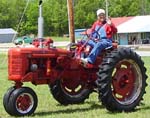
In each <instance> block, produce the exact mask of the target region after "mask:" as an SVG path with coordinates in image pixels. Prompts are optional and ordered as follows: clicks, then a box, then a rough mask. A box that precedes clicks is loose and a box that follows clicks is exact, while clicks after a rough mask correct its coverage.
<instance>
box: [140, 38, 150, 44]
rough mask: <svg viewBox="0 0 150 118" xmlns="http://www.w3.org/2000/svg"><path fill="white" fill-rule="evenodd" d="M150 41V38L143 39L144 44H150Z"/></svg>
mask: <svg viewBox="0 0 150 118" xmlns="http://www.w3.org/2000/svg"><path fill="white" fill-rule="evenodd" d="M149 43H150V42H149V40H148V39H143V40H142V44H149Z"/></svg>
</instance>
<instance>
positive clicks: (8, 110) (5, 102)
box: [3, 87, 15, 115]
mask: <svg viewBox="0 0 150 118" xmlns="http://www.w3.org/2000/svg"><path fill="white" fill-rule="evenodd" d="M14 90H15V87H10V88H9V89H8V90H7V92H6V93H5V95H4V97H3V106H4V109H5V111H6V112H7V113H8V114H10V115H13V114H12V113H11V109H10V107H9V104H8V103H9V99H10V96H11V94H12V92H13V91H14Z"/></svg>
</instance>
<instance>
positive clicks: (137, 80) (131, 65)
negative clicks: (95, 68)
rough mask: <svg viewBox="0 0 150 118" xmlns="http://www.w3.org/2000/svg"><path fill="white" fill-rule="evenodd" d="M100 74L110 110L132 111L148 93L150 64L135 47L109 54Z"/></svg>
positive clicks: (102, 97) (104, 100) (101, 93)
mask: <svg viewBox="0 0 150 118" xmlns="http://www.w3.org/2000/svg"><path fill="white" fill-rule="evenodd" d="M97 75H98V89H99V99H100V100H101V101H102V104H103V105H104V106H106V108H107V109H108V110H109V111H132V110H134V108H135V107H136V106H137V105H139V103H140V101H141V100H142V99H143V95H144V94H145V93H146V92H145V88H146V86H147V84H146V79H147V75H146V68H145V67H144V63H143V61H142V60H141V57H140V56H139V55H137V54H136V53H135V52H133V51H132V50H131V49H128V48H119V49H117V50H114V51H112V52H111V53H109V54H107V56H106V57H105V58H104V59H103V62H102V64H101V65H100V66H99V72H98V73H97Z"/></svg>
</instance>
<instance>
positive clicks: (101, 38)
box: [81, 9, 117, 65]
mask: <svg viewBox="0 0 150 118" xmlns="http://www.w3.org/2000/svg"><path fill="white" fill-rule="evenodd" d="M97 18H98V20H97V21H96V22H94V24H93V26H92V28H91V31H92V33H91V37H94V39H93V38H92V39H91V40H89V41H88V44H89V45H90V46H92V48H93V49H92V51H91V52H90V54H89V55H88V57H87V58H81V62H82V63H83V64H84V65H86V64H94V62H95V61H96V57H97V56H98V55H99V54H100V53H101V51H102V50H103V49H105V48H107V47H110V46H112V37H113V35H114V34H115V33H117V28H116V27H115V25H114V24H113V23H112V22H111V19H110V18H109V19H106V15H105V10H103V9H99V10H97Z"/></svg>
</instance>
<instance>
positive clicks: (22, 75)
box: [3, 37, 147, 116]
mask: <svg viewBox="0 0 150 118" xmlns="http://www.w3.org/2000/svg"><path fill="white" fill-rule="evenodd" d="M89 39H91V37H90V38H89V37H87V40H89ZM52 44H53V41H52V40H51V39H49V40H44V39H43V41H42V42H39V41H38V40H35V41H34V42H33V47H26V48H20V47H16V48H11V49H10V50H9V51H8V79H9V80H11V81H14V85H13V86H12V87H10V88H9V89H8V91H7V92H6V93H5V95H4V99H3V104H4V108H5V110H6V112H7V113H8V114H10V115H12V116H24V115H31V114H32V113H34V111H35V109H36V107H37V104H38V99H37V96H36V93H35V92H34V91H33V90H32V89H31V88H29V87H24V86H23V83H24V82H31V83H32V84H34V85H41V84H47V85H48V86H49V88H50V92H51V94H52V95H53V97H54V99H56V100H57V101H58V102H59V103H60V104H63V105H68V104H78V103H83V102H84V101H85V99H87V98H88V97H89V95H90V94H91V93H92V92H94V91H95V92H97V93H98V95H99V99H100V101H101V102H102V104H103V105H104V106H105V107H106V108H107V109H108V110H110V111H132V110H133V109H134V108H135V107H136V106H137V105H139V103H140V101H141V100H142V98H143V95H144V94H145V87H146V85H147V84H146V79H147V75H146V68H145V67H144V63H143V61H142V60H141V57H140V56H139V55H137V54H136V53H135V52H134V51H133V50H131V49H129V48H118V47H117V43H113V46H112V47H109V48H107V49H104V50H103V51H102V53H101V55H99V57H97V60H96V62H95V64H94V65H92V66H89V67H87V65H86V67H84V66H85V65H82V63H81V62H80V59H81V58H82V57H86V56H87V55H88V54H89V52H90V50H91V47H90V46H89V45H87V41H82V40H81V41H79V42H77V43H76V44H70V46H69V48H68V50H66V49H62V48H56V47H54V46H53V45H52ZM39 46H42V48H41V47H40V48H39ZM89 47H90V48H89Z"/></svg>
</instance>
